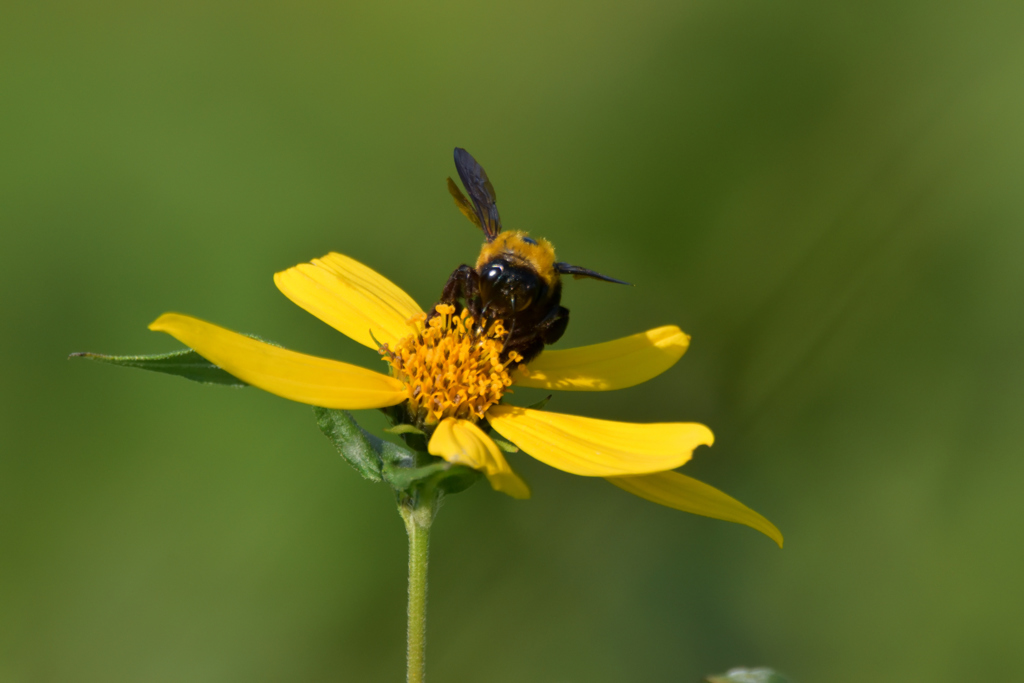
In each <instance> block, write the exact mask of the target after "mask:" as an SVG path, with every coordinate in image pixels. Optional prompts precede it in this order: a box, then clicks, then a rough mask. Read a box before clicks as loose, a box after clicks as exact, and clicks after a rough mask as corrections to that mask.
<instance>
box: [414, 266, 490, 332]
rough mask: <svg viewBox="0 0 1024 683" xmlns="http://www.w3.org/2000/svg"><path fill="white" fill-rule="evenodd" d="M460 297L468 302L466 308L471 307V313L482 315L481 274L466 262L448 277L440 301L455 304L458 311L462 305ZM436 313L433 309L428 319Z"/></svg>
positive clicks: (476, 315)
mask: <svg viewBox="0 0 1024 683" xmlns="http://www.w3.org/2000/svg"><path fill="white" fill-rule="evenodd" d="M459 299H462V300H463V301H465V302H466V308H468V309H469V313H470V315H472V316H473V317H479V316H480V276H479V275H477V273H476V271H475V270H473V269H472V268H471V267H469V266H467V265H466V264H462V265H461V266H459V267H458V268H456V269H455V272H454V273H452V274H451V276H450V277H449V278H448V282H446V283H445V285H444V289H443V290H442V291H441V301H440V303H442V304H451V305H453V306H455V310H456V311H460V310H461V309H462V306H461V304H459ZM435 315H437V312H436V311H434V310H433V309H431V311H430V313H429V314H428V315H427V319H428V320H429V319H430V318H433V317H434V316H435Z"/></svg>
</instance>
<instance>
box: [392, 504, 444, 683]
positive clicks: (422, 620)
mask: <svg viewBox="0 0 1024 683" xmlns="http://www.w3.org/2000/svg"><path fill="white" fill-rule="evenodd" d="M434 502H435V497H434V496H433V495H426V496H424V495H420V496H417V500H416V501H415V503H413V502H412V501H408V502H403V503H402V504H400V505H399V511H400V512H401V514H402V519H403V520H405V531H406V533H407V534H408V535H409V609H408V619H409V625H408V629H407V631H406V677H405V680H406V683H423V677H424V669H425V667H426V649H427V555H428V552H429V550H430V524H431V522H433V520H434Z"/></svg>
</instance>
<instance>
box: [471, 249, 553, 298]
mask: <svg viewBox="0 0 1024 683" xmlns="http://www.w3.org/2000/svg"><path fill="white" fill-rule="evenodd" d="M476 272H477V274H478V275H479V276H480V288H481V292H480V294H481V297H482V298H483V300H484V303H485V305H487V306H490V307H491V308H492V309H494V310H495V311H496V312H499V313H518V312H519V311H522V310H525V309H526V308H528V307H529V306H530V305H532V304H533V303H534V302H536V301H539V300H541V299H543V298H544V297H545V296H546V295H547V293H548V292H549V291H550V290H551V288H552V287H554V286H555V285H556V284H557V283H558V271H557V270H555V248H554V247H552V246H551V243H550V242H548V241H547V240H545V239H540V240H535V239H533V238H532V237H530V236H529V235H527V234H526V233H525V232H521V231H518V230H507V231H505V232H501V233H499V234H498V236H497V237H496V238H495V239H494V240H493V241H491V242H487V243H486V244H484V246H483V249H481V250H480V258H479V259H477V262H476ZM500 308H504V309H505V310H499V309H500Z"/></svg>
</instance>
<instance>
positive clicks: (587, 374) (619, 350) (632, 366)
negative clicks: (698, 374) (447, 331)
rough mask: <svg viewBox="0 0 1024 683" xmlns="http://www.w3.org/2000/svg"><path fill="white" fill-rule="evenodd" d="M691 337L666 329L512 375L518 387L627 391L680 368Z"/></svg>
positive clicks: (552, 354) (545, 359)
mask: <svg viewBox="0 0 1024 683" xmlns="http://www.w3.org/2000/svg"><path fill="white" fill-rule="evenodd" d="M689 345H690V336H689V335H687V334H686V333H684V332H683V331H682V330H680V329H679V328H678V327H676V326H675V325H666V326H664V327H658V328H655V329H653V330H648V331H646V332H641V333H639V334H634V335H632V336H629V337H623V338H622V339H616V340H614V341H610V342H604V343H602V344H594V345H592V346H580V347H578V348H575V349H565V350H563V351H544V352H543V353H541V354H540V356H538V357H537V359H536V360H534V361H532V362H531V363H529V364H528V365H527V366H526V367H523V366H520V369H519V370H518V371H517V372H516V373H515V375H513V380H514V382H515V384H516V385H518V386H521V387H537V388H540V389H562V390H566V391H608V390H610V389H625V388H626V387H632V386H635V385H637V384H640V383H642V382H646V381H647V380H649V379H652V378H654V377H657V376H658V375H660V374H661V373H663V372H665V371H666V370H668V369H669V368H670V367H672V366H673V365H675V364H676V361H678V360H679V359H680V358H681V357H682V355H683V354H684V353H686V348H687V347H688V346H689Z"/></svg>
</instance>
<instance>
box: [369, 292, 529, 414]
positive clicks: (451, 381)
mask: <svg viewBox="0 0 1024 683" xmlns="http://www.w3.org/2000/svg"><path fill="white" fill-rule="evenodd" d="M434 310H435V312H436V313H437V315H435V316H434V317H432V318H430V319H429V320H427V319H426V316H423V315H421V316H420V317H419V319H418V320H413V321H410V322H412V323H413V324H414V325H415V326H416V329H417V331H416V333H415V334H412V335H410V336H408V337H406V338H405V339H402V340H401V341H399V342H397V343H396V344H395V345H394V348H389V347H388V345H387V344H384V345H382V346H381V347H380V354H381V355H382V356H383V357H384V359H385V360H387V361H388V363H390V365H391V374H392V375H393V376H394V377H396V378H397V379H399V380H401V381H402V382H404V383H405V388H406V391H407V392H408V400H407V402H406V410H407V412H408V414H409V417H410V419H411V420H412V421H413V422H414V423H415V424H417V425H420V426H429V425H434V424H437V423H438V422H440V421H441V420H443V419H445V418H448V417H454V418H457V419H463V420H471V421H473V422H476V421H479V420H481V419H483V417H484V413H486V412H487V409H488V408H490V407H491V406H492V405H494V404H495V403H497V402H498V401H500V400H501V397H502V396H503V395H504V394H505V393H508V392H509V391H510V390H509V386H511V384H512V375H511V372H510V370H511V369H512V368H514V367H515V364H516V363H518V362H519V361H521V360H522V359H523V358H522V356H520V355H519V354H518V353H515V352H514V351H513V352H511V353H510V354H509V356H508V359H507V360H505V361H502V360H501V353H502V350H503V348H504V341H505V337H506V336H507V335H508V331H507V330H506V329H505V327H504V325H503V324H502V321H501V320H495V321H493V322H491V321H477V320H475V319H474V318H473V316H471V315H470V314H469V313H468V311H465V310H463V311H462V312H461V313H459V314H456V313H455V307H454V306H450V305H447V304H438V305H437V306H435V307H434Z"/></svg>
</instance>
